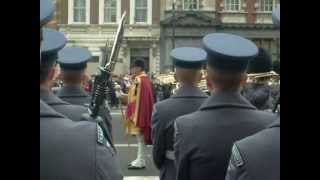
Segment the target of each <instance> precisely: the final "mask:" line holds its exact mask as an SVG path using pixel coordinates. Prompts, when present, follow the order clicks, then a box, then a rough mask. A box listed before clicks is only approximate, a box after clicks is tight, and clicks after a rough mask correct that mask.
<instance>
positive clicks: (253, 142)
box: [226, 120, 280, 180]
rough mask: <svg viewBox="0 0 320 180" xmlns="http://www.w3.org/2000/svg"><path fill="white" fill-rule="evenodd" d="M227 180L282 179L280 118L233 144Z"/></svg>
mask: <svg viewBox="0 0 320 180" xmlns="http://www.w3.org/2000/svg"><path fill="white" fill-rule="evenodd" d="M226 180H280V120H277V121H276V122H274V123H273V124H272V125H271V126H270V127H269V128H268V129H265V130H263V131H261V132H258V133H257V134H255V135H252V136H249V137H247V138H245V139H242V140H240V141H237V142H236V143H235V144H234V145H233V148H232V154H231V158H230V162H229V167H228V172H227V176H226Z"/></svg>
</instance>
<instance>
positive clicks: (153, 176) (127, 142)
mask: <svg viewBox="0 0 320 180" xmlns="http://www.w3.org/2000/svg"><path fill="white" fill-rule="evenodd" d="M111 116H112V125H113V137H114V142H115V146H116V149H117V152H118V156H119V161H120V166H121V169H122V172H123V174H124V176H125V178H124V180H159V171H158V170H157V168H156V167H155V166H154V164H153V160H152V146H147V151H146V153H147V162H146V163H147V164H146V168H145V169H141V170H129V169H128V164H129V163H130V162H131V161H133V160H135V159H136V157H137V142H136V138H135V137H134V136H126V135H125V131H124V128H123V119H122V114H121V111H120V110H119V109H117V110H112V111H111Z"/></svg>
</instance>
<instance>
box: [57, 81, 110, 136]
mask: <svg viewBox="0 0 320 180" xmlns="http://www.w3.org/2000/svg"><path fill="white" fill-rule="evenodd" d="M57 96H58V97H59V98H60V99H62V100H64V101H66V102H68V103H70V104H74V105H80V106H85V107H86V108H88V107H89V105H90V103H91V96H90V95H89V94H88V93H87V92H86V91H85V90H84V89H82V88H81V87H79V86H74V87H71V86H70V87H69V86H66V87H62V88H61V89H60V90H59V91H58V92H57ZM99 115H100V116H101V117H102V118H103V120H104V121H105V124H106V126H107V129H108V131H109V132H110V136H111V137H112V122H111V121H112V117H111V114H110V109H109V107H108V106H107V103H106V104H104V106H103V108H101V109H100V111H99Z"/></svg>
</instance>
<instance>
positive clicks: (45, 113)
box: [40, 99, 64, 119]
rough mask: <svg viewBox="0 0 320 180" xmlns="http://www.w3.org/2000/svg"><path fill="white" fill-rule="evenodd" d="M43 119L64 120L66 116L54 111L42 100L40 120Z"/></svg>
mask: <svg viewBox="0 0 320 180" xmlns="http://www.w3.org/2000/svg"><path fill="white" fill-rule="evenodd" d="M41 117H58V118H64V116H63V115H62V114H60V113H58V112H56V111H55V110H53V109H52V108H51V107H50V106H49V105H47V104H46V103H45V102H43V101H42V100H41V99H40V119H41Z"/></svg>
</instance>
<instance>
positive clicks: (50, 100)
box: [40, 87, 69, 106]
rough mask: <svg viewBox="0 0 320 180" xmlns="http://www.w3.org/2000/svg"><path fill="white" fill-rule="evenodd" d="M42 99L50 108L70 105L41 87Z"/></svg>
mask: <svg viewBox="0 0 320 180" xmlns="http://www.w3.org/2000/svg"><path fill="white" fill-rule="evenodd" d="M40 99H41V100H43V101H44V102H45V103H47V104H48V105H49V106H51V105H56V104H66V105H67V104H69V103H67V102H65V101H63V100H61V99H60V98H58V97H57V96H55V95H54V94H53V93H52V92H50V91H49V90H47V89H45V88H41V87H40Z"/></svg>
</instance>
